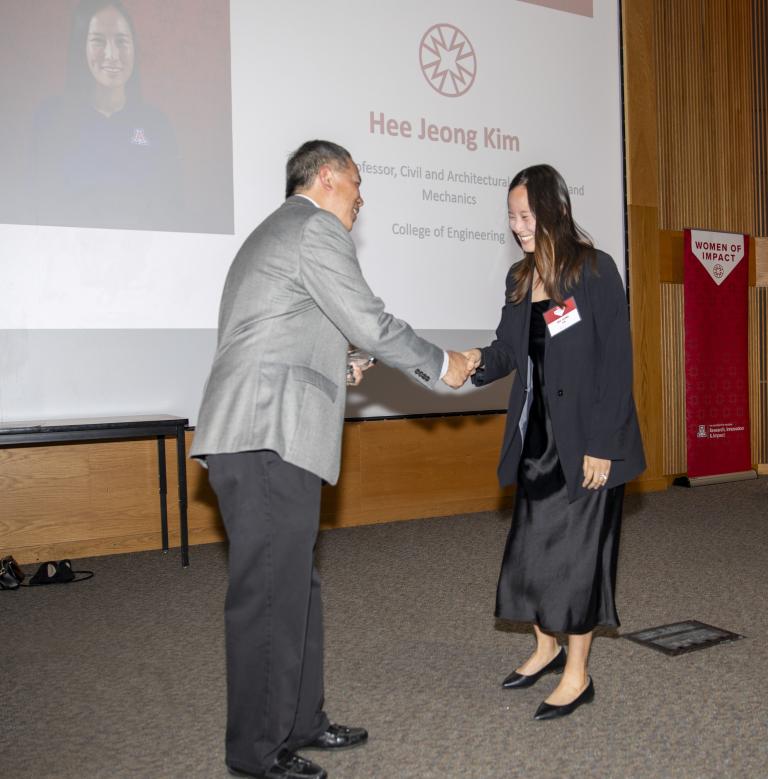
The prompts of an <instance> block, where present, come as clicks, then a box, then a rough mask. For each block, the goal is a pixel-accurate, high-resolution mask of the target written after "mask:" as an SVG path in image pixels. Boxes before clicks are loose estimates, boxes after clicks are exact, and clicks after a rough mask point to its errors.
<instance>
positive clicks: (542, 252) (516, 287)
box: [507, 165, 595, 303]
mask: <svg viewBox="0 0 768 779" xmlns="http://www.w3.org/2000/svg"><path fill="white" fill-rule="evenodd" d="M521 185H522V186H524V187H525V188H526V191H527V193H528V206H529V207H530V209H531V212H532V213H533V216H534V217H535V219H536V235H535V242H536V246H535V248H534V250H533V252H526V254H525V257H524V259H523V260H522V261H521V262H519V263H518V264H517V265H516V266H514V267H513V268H512V270H511V271H510V275H511V276H512V280H513V282H514V283H513V286H512V290H511V292H510V295H509V300H510V302H512V303H520V302H522V301H523V300H524V299H525V297H526V295H527V294H528V291H529V290H530V288H531V285H532V284H533V272H534V269H535V270H536V271H537V272H538V274H539V278H540V279H541V281H542V283H543V284H544V290H545V291H546V293H547V296H548V297H549V298H551V299H552V300H554V301H555V302H556V303H562V302H563V299H564V298H565V293H566V292H567V291H568V290H569V289H570V288H571V287H572V286H573V285H574V284H575V283H576V282H577V281H578V280H579V278H580V277H581V271H582V269H583V267H584V262H585V261H586V260H587V259H589V258H591V259H593V260H594V256H595V253H594V245H593V243H592V240H591V238H590V237H589V236H588V235H587V234H586V233H585V232H584V230H582V229H581V228H580V227H579V226H578V225H577V224H576V222H574V221H573V215H572V214H571V198H570V195H569V194H568V187H567V186H566V183H565V181H564V180H563V177H562V176H561V175H560V174H559V173H558V172H557V171H556V170H555V169H554V168H553V167H552V166H551V165H532V166H531V167H530V168H524V169H523V170H521V171H520V172H519V173H518V174H517V175H516V176H515V177H514V178H513V179H512V181H511V182H510V185H509V190H508V191H507V197H509V193H510V192H511V191H512V190H513V189H514V188H515V187H519V186H521ZM513 235H514V233H513ZM514 238H515V240H516V241H517V243H518V245H521V244H520V240H519V239H518V237H517V236H516V235H514Z"/></svg>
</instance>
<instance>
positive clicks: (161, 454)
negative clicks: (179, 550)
mask: <svg viewBox="0 0 768 779" xmlns="http://www.w3.org/2000/svg"><path fill="white" fill-rule="evenodd" d="M157 471H158V476H159V477H160V530H161V533H162V537H163V554H167V553H168V480H167V476H166V470H165V436H163V435H159V436H157Z"/></svg>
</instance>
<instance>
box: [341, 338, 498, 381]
mask: <svg viewBox="0 0 768 779" xmlns="http://www.w3.org/2000/svg"><path fill="white" fill-rule="evenodd" d="M482 359H483V355H482V352H481V351H480V350H479V349H469V351H466V352H451V351H449V352H448V370H446V372H445V376H443V381H444V382H445V383H446V384H447V385H448V386H449V387H451V388H452V389H459V388H460V387H463V386H464V384H465V383H466V381H467V379H468V378H469V377H470V376H472V375H473V374H474V372H475V371H476V370H477V369H478V368H479V367H480V362H481V361H482ZM375 363H376V358H375V357H373V356H371V355H369V354H367V353H366V352H362V351H360V350H359V349H354V348H351V349H350V350H349V351H348V352H347V384H348V385H349V386H351V387H356V386H357V385H358V384H360V382H361V381H362V380H363V371H366V370H368V368H370V367H371V366H372V365H375Z"/></svg>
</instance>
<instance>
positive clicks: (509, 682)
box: [501, 646, 566, 690]
mask: <svg viewBox="0 0 768 779" xmlns="http://www.w3.org/2000/svg"><path fill="white" fill-rule="evenodd" d="M565 660H566V654H565V647H562V646H561V647H560V651H559V652H558V653H557V654H556V655H555V658H554V660H550V661H549V662H548V663H547V664H546V665H545V666H544V667H543V668H542V669H541V670H540V671H536V673H535V674H530V675H526V674H519V673H518V672H517V671H512V673H511V674H510V675H509V676H508V677H507V678H506V679H505V680H504V681H503V682H502V683H501V686H502V687H503V688H504V689H505V690H521V689H523V688H524V687H533V685H534V684H536V682H538V681H539V679H541V677H542V676H545V675H546V674H561V673H562V672H563V668H565Z"/></svg>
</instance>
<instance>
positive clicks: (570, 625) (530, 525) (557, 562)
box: [496, 300, 624, 633]
mask: <svg viewBox="0 0 768 779" xmlns="http://www.w3.org/2000/svg"><path fill="white" fill-rule="evenodd" d="M551 307H552V303H551V302H550V301H549V300H542V301H539V302H537V303H534V304H533V305H532V307H531V328H530V338H529V343H528V354H529V356H530V358H531V361H532V363H533V376H532V378H533V391H532V393H531V394H532V398H531V405H530V409H529V413H528V426H527V429H526V432H525V440H524V443H523V453H522V457H521V459H520V468H519V471H518V481H517V497H516V500H515V511H514V516H513V518H512V527H511V528H510V531H509V536H508V537H507V544H506V548H505V550H504V559H503V561H502V565H501V573H500V575H499V584H498V588H497V591H496V616H497V617H500V618H502V619H507V620H511V621H513V622H534V623H536V624H537V625H539V627H541V628H542V629H543V630H545V631H548V632H553V633H555V632H557V633H588V632H589V631H590V630H592V629H593V628H594V627H595V626H597V625H605V626H610V627H617V626H618V625H619V617H618V614H617V613H616V606H615V603H614V590H615V586H616V560H617V557H618V552H619V535H620V530H621V509H622V503H623V497H624V485H623V484H622V485H619V486H617V487H612V488H611V489H608V490H606V489H598V490H595V491H593V492H591V493H590V494H589V495H587V496H585V497H583V498H579V499H578V500H576V501H574V502H573V503H569V502H568V492H567V488H566V483H565V477H564V476H563V470H562V468H561V466H560V460H559V458H558V455H557V447H556V446H555V438H554V435H553V432H552V423H551V421H550V418H549V410H548V407H547V400H546V396H545V394H544V391H543V387H544V351H545V334H546V323H545V322H544V316H543V315H544V312H545V311H546V310H547V309H549V308H551Z"/></svg>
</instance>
